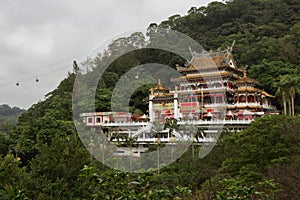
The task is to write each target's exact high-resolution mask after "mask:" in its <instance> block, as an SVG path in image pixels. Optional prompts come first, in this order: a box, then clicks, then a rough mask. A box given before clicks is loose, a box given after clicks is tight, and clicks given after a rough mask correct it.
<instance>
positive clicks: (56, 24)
mask: <svg viewBox="0 0 300 200" xmlns="http://www.w3.org/2000/svg"><path fill="white" fill-rule="evenodd" d="M207 2H210V0H204V1H199V0H186V1H182V0H163V1H161V0H91V1H86V0H74V1H68V0H26V1H24V0H14V1H11V0H1V1H0V60H1V63H0V69H1V74H0V94H1V95H0V104H2V103H8V104H12V105H17V106H21V107H23V108H28V107H30V105H32V104H33V103H36V102H38V101H39V100H41V99H43V96H44V95H45V94H46V93H48V92H49V91H51V90H53V89H54V88H55V87H56V86H57V85H58V84H59V82H60V80H61V79H62V78H64V77H65V76H66V74H67V71H68V70H71V69H72V68H71V64H72V61H73V59H74V57H75V58H76V59H77V60H78V62H80V61H82V59H83V58H84V56H81V57H76V56H78V55H82V54H83V53H87V52H89V51H90V50H91V49H93V48H94V47H95V46H96V45H97V44H99V43H101V42H104V41H107V40H108V39H110V38H112V36H114V35H117V34H119V33H122V32H126V31H129V30H134V29H140V28H147V26H148V25H149V24H150V23H152V22H156V23H159V22H161V21H163V20H166V19H167V18H168V17H169V16H171V15H174V14H181V15H184V14H186V12H187V11H188V10H189V8H190V7H192V6H201V5H205V4H207ZM58 61H59V62H58ZM56 62H57V64H53V65H49V64H50V63H56ZM69 65H70V67H69V68H68V67H67V66H69ZM66 67H67V68H66ZM55 69H61V70H60V71H56V72H50V71H55ZM35 76H38V77H40V80H41V82H40V83H39V84H36V83H35V82H34V79H35ZM16 81H20V83H21V86H20V87H18V88H17V87H16V86H15V82H16Z"/></svg>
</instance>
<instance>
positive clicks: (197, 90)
mask: <svg viewBox="0 0 300 200" xmlns="http://www.w3.org/2000/svg"><path fill="white" fill-rule="evenodd" d="M202 91H203V92H205V93H208V92H209V91H211V92H215V91H224V92H225V91H232V92H233V91H234V90H233V89H231V88H228V87H209V88H195V89H192V88H190V89H184V90H178V93H191V92H199V93H201V92H202ZM171 93H174V91H171Z"/></svg>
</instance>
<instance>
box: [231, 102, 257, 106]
mask: <svg viewBox="0 0 300 200" xmlns="http://www.w3.org/2000/svg"><path fill="white" fill-rule="evenodd" d="M233 106H235V107H261V105H260V103H258V102H243V103H239V102H238V103H235V104H234V105H233Z"/></svg>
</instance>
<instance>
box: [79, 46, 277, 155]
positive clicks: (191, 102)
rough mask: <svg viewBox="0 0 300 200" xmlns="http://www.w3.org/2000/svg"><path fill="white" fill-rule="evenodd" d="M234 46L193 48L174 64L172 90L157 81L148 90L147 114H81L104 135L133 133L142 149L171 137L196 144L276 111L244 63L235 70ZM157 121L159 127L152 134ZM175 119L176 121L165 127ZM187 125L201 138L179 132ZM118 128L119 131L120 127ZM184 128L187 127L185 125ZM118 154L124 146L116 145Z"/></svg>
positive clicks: (130, 135) (90, 126) (87, 122)
mask: <svg viewBox="0 0 300 200" xmlns="http://www.w3.org/2000/svg"><path fill="white" fill-rule="evenodd" d="M231 51H232V47H231V48H228V49H226V50H224V51H221V50H218V51H215V52H202V53H196V52H192V51H191V54H192V58H191V60H189V61H188V62H187V63H186V65H185V66H177V71H178V72H180V74H182V76H181V77H175V78H173V79H172V80H171V81H173V82H174V83H175V85H176V86H175V88H167V87H165V86H164V85H163V84H162V83H161V80H158V81H157V85H156V86H154V87H152V88H150V95H149V97H147V98H146V99H145V100H146V101H147V102H148V105H149V109H148V110H149V112H148V115H146V114H144V115H142V116H140V117H139V118H137V119H133V118H132V117H131V114H130V113H124V112H119V113H116V112H114V113H113V112H99V113H83V114H82V115H81V117H82V119H83V122H84V124H85V126H86V127H87V128H94V129H96V130H99V131H100V132H105V131H106V132H109V134H108V135H109V136H108V139H110V140H111V141H114V140H115V132H114V131H113V130H114V128H115V127H119V131H118V135H120V134H123V135H124V136H125V137H133V138H135V139H136V143H137V144H138V145H140V147H141V148H139V150H137V151H136V154H137V155H139V154H140V153H142V152H144V151H145V150H146V149H147V146H149V144H153V143H155V141H157V139H158V138H159V140H160V141H161V142H164V143H166V144H168V143H169V142H170V140H171V139H172V140H174V138H175V140H176V139H178V140H193V142H195V143H200V144H201V143H206V142H215V137H214V134H216V133H217V132H218V131H219V129H220V127H221V128H222V129H227V130H228V131H229V132H230V131H241V130H243V129H245V128H247V126H248V125H249V124H250V123H251V122H252V121H253V120H255V119H256V118H259V117H262V116H264V115H269V114H278V111H277V110H276V108H275V107H274V106H272V104H271V102H272V99H273V98H274V96H272V95H271V94H269V93H267V92H266V91H264V90H262V89H258V88H257V85H258V82H257V81H256V80H254V79H252V78H250V77H248V76H247V71H246V70H247V67H246V66H245V67H242V68H239V67H237V64H236V62H235V60H234V58H233V55H232V53H231ZM155 122H159V123H160V124H161V126H162V128H161V130H160V131H158V133H156V134H155V135H153V133H152V132H153V131H152V128H151V127H153V126H154V123H155ZM170 122H173V123H175V124H176V125H177V128H176V129H175V128H174V127H172V126H166V125H168V124H170ZM185 126H194V127H196V128H198V129H201V130H203V132H202V134H201V135H200V136H199V135H197V136H195V135H191V134H189V133H185V132H183V129H184V127H185ZM120 130H121V131H120ZM185 130H186V129H185ZM120 148H121V150H119V151H118V152H119V153H120V152H121V153H120V155H122V152H123V154H126V150H125V149H124V148H123V149H122V147H120Z"/></svg>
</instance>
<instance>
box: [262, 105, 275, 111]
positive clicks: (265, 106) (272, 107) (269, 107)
mask: <svg viewBox="0 0 300 200" xmlns="http://www.w3.org/2000/svg"><path fill="white" fill-rule="evenodd" d="M262 107H263V108H264V109H271V110H273V109H276V107H275V106H272V105H269V104H262Z"/></svg>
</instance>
